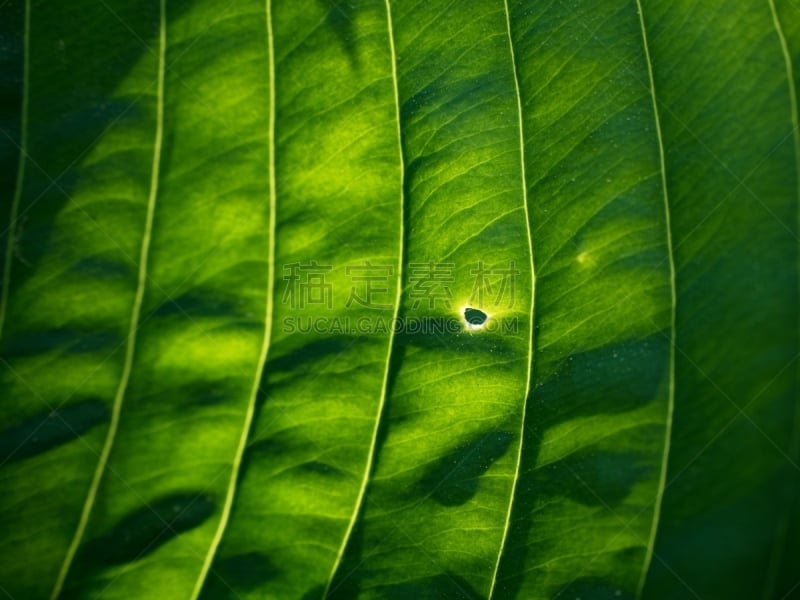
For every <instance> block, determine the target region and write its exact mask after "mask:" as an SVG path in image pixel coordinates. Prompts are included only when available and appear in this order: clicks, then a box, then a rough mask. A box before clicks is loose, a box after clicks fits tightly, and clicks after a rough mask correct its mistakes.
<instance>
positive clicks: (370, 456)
mask: <svg viewBox="0 0 800 600" xmlns="http://www.w3.org/2000/svg"><path fill="white" fill-rule="evenodd" d="M384 2H385V5H386V27H387V32H388V35H389V52H390V55H391V60H392V85H393V88H394V108H395V122H396V123H397V150H398V157H399V159H400V182H399V185H400V215H399V217H400V231H399V238H398V239H399V244H400V248H399V252H398V257H397V293H396V296H395V304H394V315H393V321H397V319H398V316H399V314H400V300H401V297H402V293H403V251H404V250H403V236H404V235H405V231H404V230H405V226H404V219H405V207H404V205H405V192H404V189H405V171H406V168H405V160H404V159H403V142H402V137H401V136H402V131H401V128H400V90H399V87H398V83H397V53H396V51H395V46H394V26H393V24H392V7H391V4H390V0H384ZM394 333H395V332H394V328H393V327H392V328H390V332H389V347H388V349H387V352H386V368H385V369H384V372H383V384H382V386H381V396H380V400H379V402H378V410H377V414H376V415H375V426H374V427H373V429H372V440H371V441H370V445H369V452H368V453H367V462H366V464H365V465H364V475H363V477H362V479H361V488H360V489H359V490H358V496H357V497H356V501H355V504H354V506H353V514H352V515H351V516H350V522H349V523H348V524H347V530H346V531H345V534H344V537H343V538H342V544H341V546H339V552H338V553H337V555H336V561H335V562H334V563H333V567H332V568H331V574H330V576H329V577H328V583H327V585H326V586H325V592H324V593H323V594H322V597H323V598H327V597H328V594H329V593H330V590H331V585H333V581H334V578H335V577H336V573H337V571H338V570H339V566H340V565H341V563H342V558H343V557H344V553H345V550H346V549H347V545H348V544H349V542H350V538H351V537H352V535H353V529H354V528H355V525H356V522H357V521H358V515H359V513H360V512H361V505H362V504H363V503H364V496H365V494H366V492H367V485H368V484H369V476H370V474H371V473H372V465H373V462H374V459H375V451H376V448H377V445H378V431H379V429H380V424H381V421H382V418H383V412H384V407H385V406H386V396H387V394H388V391H389V374H390V372H389V370H390V368H391V363H392V351H393V350H394Z"/></svg>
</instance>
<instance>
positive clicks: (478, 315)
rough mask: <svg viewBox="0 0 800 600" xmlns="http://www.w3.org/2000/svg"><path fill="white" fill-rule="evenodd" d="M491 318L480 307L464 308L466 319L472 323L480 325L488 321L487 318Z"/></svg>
mask: <svg viewBox="0 0 800 600" xmlns="http://www.w3.org/2000/svg"><path fill="white" fill-rule="evenodd" d="M488 318H489V315H487V314H486V313H485V312H483V311H482V310H480V309H478V308H465V309H464V319H466V321H467V323H469V324H470V325H476V326H480V325H483V324H484V323H486V319H488Z"/></svg>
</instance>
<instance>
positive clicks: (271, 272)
mask: <svg viewBox="0 0 800 600" xmlns="http://www.w3.org/2000/svg"><path fill="white" fill-rule="evenodd" d="M266 24H267V55H268V62H269V124H268V126H267V127H268V132H267V137H268V145H269V148H268V151H269V241H268V249H267V257H268V264H267V300H266V316H265V318H264V339H263V341H262V343H261V352H260V354H259V358H258V366H257V367H256V374H255V378H254V379H253V387H252V389H251V391H250V400H249V402H248V405H247V412H246V413H245V418H244V423H243V425H242V435H241V437H240V438H239V446H238V447H237V449H236V455H235V456H234V458H233V465H232V468H231V477H230V480H229V481H228V491H227V493H226V494H225V504H224V505H223V507H222V515H221V516H220V520H219V524H218V525H217V531H216V533H215V534H214V538H213V539H212V540H211V545H210V546H209V548H208V552H207V553H206V557H205V560H204V561H203V567H202V569H201V571H200V574H199V576H198V578H197V583H196V584H195V587H194V590H193V591H192V595H191V598H192V600H197V598H198V597H199V596H200V593H201V592H202V590H203V585H204V584H205V581H206V578H207V577H208V572H209V571H210V570H211V564H212V563H213V562H214V556H216V554H217V549H218V548H219V545H220V543H221V542H222V537H223V535H225V529H226V528H227V526H228V522H229V521H230V517H231V509H232V508H233V500H234V498H235V496H236V484H237V483H238V481H239V471H240V470H241V468H242V458H243V457H244V451H245V449H246V448H247V440H248V438H249V436H250V429H251V428H252V426H253V418H254V416H255V412H256V400H257V398H258V391H259V389H260V386H261V379H262V376H263V374H264V367H265V365H266V362H267V355H268V353H269V346H270V341H271V339H272V317H273V296H274V295H275V229H276V228H275V217H276V203H277V196H278V194H277V187H276V184H275V42H274V37H273V35H272V0H266Z"/></svg>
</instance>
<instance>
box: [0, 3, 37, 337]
mask: <svg viewBox="0 0 800 600" xmlns="http://www.w3.org/2000/svg"><path fill="white" fill-rule="evenodd" d="M30 38H31V0H25V24H24V29H23V42H22V44H23V50H22V53H23V57H22V110H21V115H20V140H19V164H18V165H17V181H16V187H15V188H14V198H13V199H12V201H11V218H10V219H9V221H8V241H7V242H6V254H5V257H4V261H3V287H2V289H0V338H1V337H2V336H3V326H4V325H5V321H6V309H7V306H8V292H9V290H8V288H9V286H10V285H11V261H12V259H13V257H14V247H15V246H16V244H17V236H16V232H17V218H18V217H19V205H20V202H21V200H22V183H23V182H24V180H25V164H26V163H27V162H28V161H27V157H28V105H29V104H30V101H29V95H30V44H31V42H30Z"/></svg>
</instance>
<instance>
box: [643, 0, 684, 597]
mask: <svg viewBox="0 0 800 600" xmlns="http://www.w3.org/2000/svg"><path fill="white" fill-rule="evenodd" d="M636 8H637V12H638V13H639V25H640V27H641V30H642V47H643V49H644V58H645V62H646V63H647V77H648V81H649V84H650V98H651V100H652V106H653V120H654V122H655V128H656V138H657V139H658V155H659V163H660V165H659V167H660V170H661V189H662V193H663V197H664V217H665V227H666V233H667V254H668V257H669V279H670V339H669V392H668V397H667V418H666V425H665V430H664V449H663V453H662V455H661V473H660V475H659V480H658V489H657V491H656V499H655V504H654V508H653V519H652V523H651V526H650V539H649V540H648V542H647V549H646V553H645V559H644V563H643V564H642V571H641V574H640V576H639V585H638V586H637V591H636V597H637V598H641V597H642V593H643V591H644V586H645V583H646V582H647V573H648V572H649V571H650V564H651V563H652V561H653V555H654V552H655V544H656V535H657V534H658V526H659V521H660V518H661V506H662V504H663V500H664V490H665V489H666V486H667V466H668V463H669V452H670V445H671V442H672V421H673V415H674V412H675V343H676V341H677V340H676V315H677V305H678V296H677V290H676V282H675V279H676V277H675V253H674V249H673V245H672V219H671V210H670V204H669V190H668V188H667V162H666V152H665V150H664V137H663V134H662V132H661V117H660V115H659V111H658V98H657V96H656V82H655V76H654V74H653V61H652V59H651V57H650V45H649V43H648V41H647V26H646V24H645V20H644V7H643V6H642V1H641V0H636Z"/></svg>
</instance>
